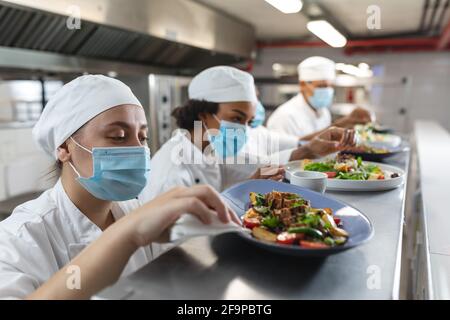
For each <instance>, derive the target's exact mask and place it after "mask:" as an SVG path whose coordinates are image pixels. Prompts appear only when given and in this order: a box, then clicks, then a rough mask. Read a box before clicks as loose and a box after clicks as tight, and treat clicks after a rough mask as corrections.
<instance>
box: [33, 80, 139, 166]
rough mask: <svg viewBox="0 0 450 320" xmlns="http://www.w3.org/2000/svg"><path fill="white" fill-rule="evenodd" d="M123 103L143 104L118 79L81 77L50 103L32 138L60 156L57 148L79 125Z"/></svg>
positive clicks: (35, 127)
mask: <svg viewBox="0 0 450 320" xmlns="http://www.w3.org/2000/svg"><path fill="white" fill-rule="evenodd" d="M123 104H132V105H137V106H141V107H142V105H141V103H140V102H139V100H138V99H137V98H136V97H135V95H134V94H133V92H131V89H130V88H129V87H128V86H127V85H125V84H124V83H123V82H121V81H119V80H116V79H113V78H109V77H105V76H102V75H86V76H81V77H78V78H76V79H75V80H72V81H71V82H69V83H67V84H66V85H64V86H63V87H62V88H61V89H59V91H58V92H56V94H55V95H53V96H52V97H51V98H50V100H49V101H48V102H47V104H46V105H45V108H44V111H43V112H42V115H41V117H40V118H39V121H38V122H37V123H36V125H35V126H34V128H33V139H34V141H35V142H36V143H37V144H38V145H39V147H40V148H41V149H43V150H44V151H45V152H46V153H47V154H48V155H50V156H51V157H54V158H55V159H58V155H57V149H58V147H59V146H61V145H62V144H63V143H64V142H65V141H66V140H67V139H68V138H69V137H70V136H71V135H72V134H74V133H75V132H76V131H77V130H78V129H79V128H81V127H82V126H83V125H84V124H85V123H87V122H88V121H89V120H91V119H92V118H94V117H95V116H97V115H98V114H100V113H102V112H104V111H106V110H108V109H111V108H113V107H116V106H119V105H123Z"/></svg>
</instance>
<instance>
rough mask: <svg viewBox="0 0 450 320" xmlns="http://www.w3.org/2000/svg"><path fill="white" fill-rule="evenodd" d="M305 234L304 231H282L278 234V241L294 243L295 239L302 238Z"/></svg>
mask: <svg viewBox="0 0 450 320" xmlns="http://www.w3.org/2000/svg"><path fill="white" fill-rule="evenodd" d="M304 238H305V235H304V234H302V233H289V232H282V233H280V234H279V235H278V236H277V242H278V243H280V244H293V243H294V241H295V240H302V239H304Z"/></svg>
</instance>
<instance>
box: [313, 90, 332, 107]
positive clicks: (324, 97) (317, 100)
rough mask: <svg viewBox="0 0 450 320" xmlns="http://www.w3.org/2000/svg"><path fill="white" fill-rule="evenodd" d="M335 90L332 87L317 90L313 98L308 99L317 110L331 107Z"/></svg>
mask: <svg viewBox="0 0 450 320" xmlns="http://www.w3.org/2000/svg"><path fill="white" fill-rule="evenodd" d="M333 96H334V89H333V88H332V87H326V88H320V87H318V88H315V89H314V93H313V95H312V96H310V97H308V102H309V104H310V105H311V106H312V107H313V108H314V109H316V110H320V109H323V108H329V107H331V104H332V103H333Z"/></svg>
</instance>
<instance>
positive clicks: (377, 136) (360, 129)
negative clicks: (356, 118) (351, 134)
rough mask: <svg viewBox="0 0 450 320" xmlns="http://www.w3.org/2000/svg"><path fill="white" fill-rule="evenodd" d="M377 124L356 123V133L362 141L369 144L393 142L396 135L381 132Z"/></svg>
mask: <svg viewBox="0 0 450 320" xmlns="http://www.w3.org/2000/svg"><path fill="white" fill-rule="evenodd" d="M375 128H376V126H375V125H374V124H372V123H369V124H366V125H360V124H358V125H356V126H355V127H354V129H355V132H356V135H357V137H358V139H359V140H360V142H361V143H363V144H368V143H372V142H392V141H391V140H392V139H394V137H395V136H393V135H392V134H387V133H379V131H377V130H376V129H375Z"/></svg>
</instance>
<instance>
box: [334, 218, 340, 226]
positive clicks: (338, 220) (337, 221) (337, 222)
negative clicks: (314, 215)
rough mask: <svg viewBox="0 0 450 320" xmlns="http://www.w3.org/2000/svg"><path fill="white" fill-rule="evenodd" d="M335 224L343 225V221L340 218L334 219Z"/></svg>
mask: <svg viewBox="0 0 450 320" xmlns="http://www.w3.org/2000/svg"><path fill="white" fill-rule="evenodd" d="M333 220H334V223H336V224H340V223H341V219H340V218H338V217H333Z"/></svg>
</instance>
